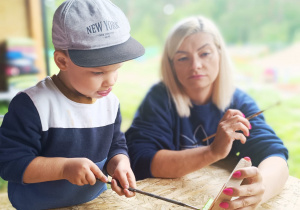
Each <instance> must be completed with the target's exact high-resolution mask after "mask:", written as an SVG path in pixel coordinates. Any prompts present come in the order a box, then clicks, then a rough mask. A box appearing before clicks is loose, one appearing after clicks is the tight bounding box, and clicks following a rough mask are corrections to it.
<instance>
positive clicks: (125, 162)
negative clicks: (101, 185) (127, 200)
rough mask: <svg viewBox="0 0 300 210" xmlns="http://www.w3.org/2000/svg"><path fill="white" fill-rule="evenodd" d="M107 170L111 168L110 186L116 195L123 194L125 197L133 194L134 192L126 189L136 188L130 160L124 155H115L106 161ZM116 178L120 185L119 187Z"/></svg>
mask: <svg viewBox="0 0 300 210" xmlns="http://www.w3.org/2000/svg"><path fill="white" fill-rule="evenodd" d="M108 170H109V171H110V170H113V173H112V178H113V179H112V181H111V188H112V190H113V191H115V192H116V193H117V194H118V195H125V196H126V197H133V196H135V193H134V192H131V191H129V190H128V187H129V186H130V187H132V188H136V181H135V176H134V174H133V172H132V170H131V167H130V162H129V159H128V157H127V156H125V155H122V154H120V155H116V156H115V157H113V158H112V159H111V160H110V161H109V163H108ZM116 180H118V181H119V182H120V184H121V186H122V188H121V187H119V186H118V183H117V181H116Z"/></svg>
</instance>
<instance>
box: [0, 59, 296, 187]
mask: <svg viewBox="0 0 300 210" xmlns="http://www.w3.org/2000/svg"><path fill="white" fill-rule="evenodd" d="M238 67H239V69H242V71H241V72H242V74H243V75H247V76H252V75H253V72H251V71H252V69H253V67H251V66H249V65H248V64H247V63H242V64H241V63H239V66H238ZM51 69H52V74H53V73H57V69H56V68H55V66H54V65H53V64H51ZM158 69H159V58H158V57H154V56H152V57H151V58H148V59H146V60H145V59H138V60H134V61H129V62H126V63H125V64H124V65H123V66H122V68H121V69H120V70H119V78H118V81H117V83H116V85H115V86H114V88H113V92H114V94H116V95H117V96H118V98H119V100H120V104H121V113H122V117H123V122H122V127H121V129H122V131H126V130H127V128H128V127H129V126H130V124H131V121H132V119H133V116H134V114H135V111H136V109H137V107H138V105H139V104H140V102H141V101H142V99H143V97H144V96H145V94H146V93H147V91H148V90H149V88H150V87H151V86H152V85H153V84H154V83H156V82H157V81H158V80H159V73H158ZM238 78H244V79H241V80H240V81H238V82H237V84H238V86H240V87H242V88H243V89H245V90H246V91H247V92H248V93H249V94H250V95H251V96H252V97H253V98H254V99H255V100H256V101H257V103H258V105H259V106H260V107H261V108H262V109H263V108H265V107H268V106H269V105H271V104H273V103H275V102H277V101H278V100H280V101H281V102H282V103H281V105H280V106H277V107H276V108H273V109H270V110H268V111H266V112H265V117H266V121H267V122H268V123H269V124H270V125H271V126H272V127H273V129H274V130H275V132H276V133H277V135H278V136H279V137H280V138H281V139H282V140H283V142H284V144H285V145H286V147H287V148H288V149H289V155H290V157H289V160H288V163H289V168H290V175H292V176H295V177H297V178H300V169H299V168H298V167H297V165H298V163H299V162H300V155H299V154H300V144H298V142H297V140H298V139H300V133H299V131H298V130H299V127H300V99H299V97H297V92H296V93H295V92H294V90H293V89H292V90H290V89H289V90H284V89H280V88H278V87H276V86H275V85H272V84H269V85H268V84H267V85H266V84H265V85H261V83H260V82H257V81H258V80H259V77H258V73H256V74H254V77H252V83H251V82H250V85H246V82H245V80H247V81H248V80H250V81H251V79H249V78H248V79H247V78H246V79H245V77H238ZM298 84H300V80H298ZM298 94H299V93H298ZM6 112H7V103H4V102H1V103H0V115H1V114H4V113H6ZM0 123H1V122H0ZM1 188H2V191H5V190H6V182H4V181H3V180H1V179H0V189H1Z"/></svg>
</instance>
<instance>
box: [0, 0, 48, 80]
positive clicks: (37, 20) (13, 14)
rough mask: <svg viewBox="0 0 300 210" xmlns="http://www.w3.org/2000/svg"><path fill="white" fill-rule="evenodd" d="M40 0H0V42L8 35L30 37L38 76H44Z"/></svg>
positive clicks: (44, 65) (44, 63)
mask: <svg viewBox="0 0 300 210" xmlns="http://www.w3.org/2000/svg"><path fill="white" fill-rule="evenodd" d="M42 24H43V23H42V9H41V1H40V0H0V26H1V29H0V42H2V41H4V40H5V39H6V38H9V37H30V38H32V39H33V40H34V41H35V50H36V52H37V59H36V63H35V64H36V67H37V68H38V69H39V70H40V73H39V78H40V79H42V78H44V77H45V76H46V62H45V54H44V53H45V52H44V40H43V25H42Z"/></svg>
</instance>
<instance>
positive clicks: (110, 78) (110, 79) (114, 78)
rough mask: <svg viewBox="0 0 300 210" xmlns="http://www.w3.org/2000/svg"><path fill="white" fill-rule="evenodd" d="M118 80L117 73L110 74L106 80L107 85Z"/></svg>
mask: <svg viewBox="0 0 300 210" xmlns="http://www.w3.org/2000/svg"><path fill="white" fill-rule="evenodd" d="M116 81H117V74H109V75H107V77H106V78H105V80H104V82H103V83H104V85H105V86H113V85H114V84H115V83H116Z"/></svg>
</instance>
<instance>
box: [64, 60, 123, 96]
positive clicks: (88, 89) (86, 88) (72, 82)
mask: <svg viewBox="0 0 300 210" xmlns="http://www.w3.org/2000/svg"><path fill="white" fill-rule="evenodd" d="M66 64H67V65H66V67H65V69H61V73H63V76H62V77H60V79H62V80H63V83H64V84H65V85H66V86H67V87H68V89H69V90H71V91H73V92H74V93H76V94H79V95H84V96H86V97H89V98H96V99H97V98H102V97H104V96H107V95H108V94H109V93H110V91H111V90H112V86H113V85H114V84H115V82H116V80H117V78H118V69H119V68H120V67H121V66H122V65H123V63H118V64H113V65H109V66H102V67H92V68H91V67H80V66H77V65H75V64H74V63H73V62H72V61H71V59H70V58H69V57H67V62H66Z"/></svg>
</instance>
